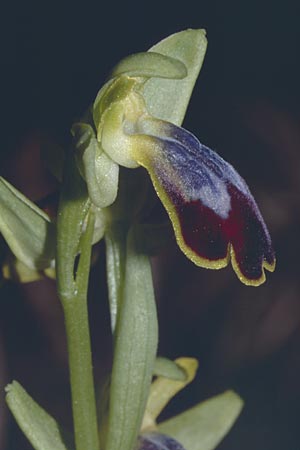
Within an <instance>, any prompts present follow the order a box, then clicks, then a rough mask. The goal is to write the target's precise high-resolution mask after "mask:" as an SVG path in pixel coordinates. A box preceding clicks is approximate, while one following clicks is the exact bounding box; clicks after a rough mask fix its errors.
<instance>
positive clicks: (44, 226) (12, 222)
mask: <svg viewBox="0 0 300 450" xmlns="http://www.w3.org/2000/svg"><path fill="white" fill-rule="evenodd" d="M0 232H1V233H2V235H3V237H4V239H5V240H6V242H7V244H8V246H9V247H10V249H11V251H12V252H13V254H14V255H15V256H16V258H18V259H19V260H20V261H22V263H23V264H25V265H26V266H28V267H30V268H31V269H39V270H40V269H45V268H47V267H49V266H50V265H51V262H52V261H53V259H54V254H55V226H54V224H53V223H52V222H51V220H50V218H49V217H48V215H47V214H46V213H45V212H44V211H42V210H41V209H40V208H38V207H37V206H36V205H35V204H34V203H33V202H31V201H30V200H29V199H28V198H26V197H25V196H24V195H23V194H21V192H19V191H18V190H17V189H16V188H14V187H13V186H12V185H11V184H10V183H8V181H6V180H5V179H4V178H2V177H0Z"/></svg>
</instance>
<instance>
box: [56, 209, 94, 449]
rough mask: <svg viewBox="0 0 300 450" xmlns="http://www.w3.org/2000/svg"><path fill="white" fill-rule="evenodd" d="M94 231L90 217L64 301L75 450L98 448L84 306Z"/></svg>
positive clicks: (90, 358) (88, 332)
mask: <svg viewBox="0 0 300 450" xmlns="http://www.w3.org/2000/svg"><path fill="white" fill-rule="evenodd" d="M93 229H94V220H93V217H91V214H90V217H89V220H88V226H87V230H86V232H85V234H84V236H83V239H82V245H81V249H82V250H81V255H80V260H79V264H78V270H77V276H76V282H75V289H74V291H73V295H72V298H64V299H63V308H64V313H65V326H66V333H67V342H68V355H69V367H70V382H71V393H72V408H73V418H74V430H75V442H76V450H98V449H99V438H98V428H97V415H96V402H95V389H94V380H93V366H92V355H91V345H90V331H89V322H88V307H87V287H88V276H89V268H90V255H91V238H92V233H93Z"/></svg>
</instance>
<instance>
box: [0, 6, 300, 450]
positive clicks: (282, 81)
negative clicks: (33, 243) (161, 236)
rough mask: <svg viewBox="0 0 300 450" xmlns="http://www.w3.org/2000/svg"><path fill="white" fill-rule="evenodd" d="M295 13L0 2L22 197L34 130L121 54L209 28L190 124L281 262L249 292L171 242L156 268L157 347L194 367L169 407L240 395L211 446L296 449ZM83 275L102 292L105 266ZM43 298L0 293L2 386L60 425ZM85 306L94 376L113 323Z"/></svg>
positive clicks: (60, 342) (59, 372)
mask: <svg viewBox="0 0 300 450" xmlns="http://www.w3.org/2000/svg"><path fill="white" fill-rule="evenodd" d="M299 13H300V7H299V6H298V5H296V2H295V4H294V3H292V2H279V1H274V2H266V1H265V2H263V1H258V0H254V1H252V2H228V1H227V2H225V1H206V2H204V1H198V2H191V3H189V2H187V1H185V2H179V3H176V4H172V3H168V2H163V1H161V2H160V3H158V4H156V3H154V2H140V3H136V4H134V3H132V2H123V3H118V2H112V3H110V4H106V3H101V2H97V3H96V2H91V1H86V2H82V3H81V4H75V3H73V4H72V3H67V2H61V3H59V4H57V5H55V4H54V3H52V2H51V3H50V2H40V3H39V4H33V3H27V2H24V3H19V4H18V3H15V4H13V3H11V4H6V5H5V7H2V13H1V16H2V18H1V19H2V22H3V23H2V26H1V34H2V37H1V113H2V120H1V161H2V163H1V167H0V170H1V174H2V173H3V174H5V175H6V176H7V177H8V178H10V179H11V181H13V182H14V183H15V184H16V185H17V186H18V187H19V188H23V190H24V191H25V193H27V192H26V183H27V182H28V177H27V178H26V176H24V178H22V175H20V173H22V170H24V172H25V173H26V171H27V172H28V171H29V172H30V170H29V168H28V167H29V166H31V165H32V164H33V160H32V158H34V155H33V153H32V152H31V151H30V148H29V150H28V142H31V140H30V139H31V138H32V136H36V135H37V134H39V133H45V134H46V135H47V136H51V137H53V138H55V139H60V140H62V141H63V140H64V139H66V136H67V135H68V130H69V128H70V125H71V124H72V122H73V121H74V120H75V119H76V118H77V117H78V116H80V115H81V114H82V113H83V112H84V111H85V109H86V108H87V106H88V105H89V104H90V102H91V101H92V100H93V98H94V97H95V95H96V93H97V91H98V89H99V88H100V87H101V85H102V84H103V82H104V80H105V77H106V74H107V73H108V72H109V70H110V69H111V67H112V66H113V65H114V64H116V63H117V62H118V61H119V60H120V59H121V58H122V57H124V56H126V55H128V54H130V53H135V52H139V51H144V50H146V49H148V48H149V47H150V46H152V45H153V44H154V43H156V42H157V41H159V40H160V39H162V38H164V37H166V36H167V35H169V34H171V33H174V32H176V31H180V30H183V29H186V28H205V29H206V31H207V36H208V51H207V55H206V58H205V63H204V66H203V69H202V71H201V74H200V77H199V79H198V82H197V84H196V87H195V91H194V94H193V97H192V99H191V103H190V106H189V109H188V113H187V116H186V120H185V126H186V128H188V129H190V130H191V131H192V132H194V133H195V134H196V135H197V136H198V137H199V138H200V140H201V141H202V142H204V143H206V144H207V145H209V146H210V147H212V148H214V149H216V150H217V151H218V152H219V153H220V154H222V156H223V157H224V158H225V159H227V160H228V161H230V162H232V163H233V165H234V166H235V167H236V168H237V169H238V170H239V172H240V173H241V174H242V175H243V177H244V178H246V179H247V181H248V183H249V186H250V187H251V190H252V192H253V193H254V195H255V197H256V198H257V201H258V203H259V206H260V208H261V210H262V213H263V215H264V217H265V220H266V223H267V225H268V227H269V229H270V232H271V235H272V238H273V241H274V247H275V250H276V254H277V260H278V264H277V269H276V271H275V273H274V274H272V275H269V276H268V281H267V283H266V284H265V285H264V286H262V287H260V288H258V289H252V288H247V287H244V286H242V285H241V284H240V283H239V282H238V280H237V279H236V277H235V276H234V274H233V273H232V270H231V269H230V268H228V269H225V270H223V271H218V272H212V271H205V270H204V269H198V268H195V267H194V266H193V265H192V264H191V263H190V262H188V261H186V260H185V258H184V257H183V256H182V255H181V254H180V253H179V251H178V250H177V249H176V248H175V246H174V248H170V249H168V250H167V251H166V252H165V253H164V254H163V255H162V256H161V257H160V258H155V260H154V261H153V266H154V273H155V276H156V289H157V297H158V302H159V314H160V315H159V317H160V333H161V340H160V353H161V354H164V355H166V356H169V357H176V356H179V355H190V356H196V357H198V358H199V360H200V369H199V375H198V377H197V381H196V382H194V383H193V385H192V386H191V387H190V388H189V389H187V390H186V392H184V393H182V394H180V395H179V396H178V399H177V400H176V401H174V402H173V403H172V405H170V407H169V410H168V411H167V412H166V413H165V414H166V415H170V414H172V413H173V412H177V411H178V410H180V409H182V408H183V407H186V406H189V405H192V404H193V403H195V402H196V401H200V400H202V399H204V398H207V397H209V396H211V395H213V394H215V393H218V392H221V391H222V390H224V389H227V388H233V389H235V390H236V391H237V392H239V393H240V395H241V396H242V397H243V398H244V399H245V402H246V406H245V408H244V411H243V413H242V415H241V417H240V418H239V420H238V421H237V423H236V424H235V426H234V428H233V430H232V432H231V433H230V434H229V435H228V436H227V437H226V438H225V439H224V441H223V442H222V443H221V444H220V446H219V447H218V448H219V449H220V450H229V449H231V450H238V449H240V448H243V449H244V450H248V449H249V450H250V449H253V448H256V449H257V450H277V449H278V450H282V449H286V450H297V449H298V448H299V441H300V434H299V420H300V419H299V417H300V407H299V400H300V382H299V380H300V358H299V354H300V327H299V325H300V286H299V280H298V278H299V251H300V248H299V222H300V214H299V206H300V205H299V198H300V196H299V194H300V192H299V190H300V183H299V180H300V173H299V168H300V129H299V124H300V121H299V119H300V114H299V113H300V106H299V105H300V103H299V101H300V89H299V80H300V64H299V47H300V45H299V44H300V27H299ZM24 147H26V149H27V150H26V151H25V150H24ZM29 147H30V145H29ZM24 152H25V153H24ZM21 154H22V155H23V156H22V159H21V158H20V155H21ZM24 155H25V156H24ZM20 161H22V167H21V168H20V167H19V166H20ZM14 168H15V169H14ZM30 173H31V172H30ZM30 176H31V175H30ZM31 182H32V180H31ZM30 192H31V191H30ZM34 197H38V194H36V195H33V198H34ZM35 199H36V198H34V200H35ZM96 270H97V271H98V272H97V273H95V271H96ZM93 271H94V273H92V287H93V288H94V290H95V291H97V286H98V285H97V283H99V275H98V273H102V274H104V268H103V262H101V261H100V263H99V265H98V266H97V268H96V269H94V270H93ZM103 277H104V275H103V276H102V277H101V278H103ZM102 283H103V284H104V278H103V280H102ZM103 284H102V285H103ZM98 289H99V288H98ZM92 290H93V289H92ZM53 297H55V290H54V286H53V283H52V282H49V281H47V282H38V283H36V284H35V285H33V284H31V285H27V286H25V287H23V288H21V287H19V286H16V285H13V284H10V283H9V284H7V285H6V286H4V287H3V288H2V290H1V302H0V311H1V318H0V325H1V330H2V331H1V342H2V344H1V345H2V347H3V349H4V355H2V356H1V358H2V366H3V367H4V369H5V375H2V382H4V383H6V382H7V381H9V380H11V379H18V380H19V381H20V382H22V383H23V385H24V386H26V388H27V389H28V391H29V392H30V393H31V394H32V395H33V396H34V397H35V398H36V399H37V400H39V401H40V403H42V404H43V405H44V406H45V407H46V408H47V409H48V410H49V411H50V412H51V413H53V414H54V415H55V416H56V417H57V418H58V419H60V420H61V421H62V422H64V423H65V424H66V425H69V424H70V417H69V393H68V385H67V365H66V355H65V344H64V332H63V329H62V316H61V311H60V307H59V305H58V301H57V299H56V298H54V300H53ZM91 309H92V312H93V313H94V314H93V316H92V317H93V319H92V337H93V344H94V346H95V347H97V349H96V350H95V370H96V373H98V372H99V374H100V375H101V373H102V371H103V367H105V366H106V365H107V361H108V360H109V356H105V355H106V354H109V349H110V343H109V339H107V338H106V337H105V336H107V332H108V328H107V321H105V319H103V320H100V319H99V322H100V323H98V322H97V320H96V317H99V318H100V316H101V317H105V316H106V317H107V310H106V305H105V304H104V303H103V302H102V305H99V304H98V303H97V304H94V303H93V302H91ZM103 355H104V356H103ZM97 371H98V372H97ZM2 382H1V383H2ZM0 417H1V418H2V416H0ZM1 420H2V419H1ZM1 423H3V426H2V428H0V430H2V429H5V430H6V432H3V433H2V434H3V444H2V447H1V446H0V448H1V450H2V449H5V450H15V449H18V450H23V449H24V450H25V449H26V448H27V447H26V445H27V444H26V442H25V440H23V438H22V436H21V434H20V433H19V431H18V429H17V428H16V426H15V425H14V422H13V421H12V420H11V418H10V416H9V415H6V417H4V419H3V421H2V422H1ZM4 441H6V444H5V443H4Z"/></svg>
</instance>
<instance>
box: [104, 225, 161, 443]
mask: <svg viewBox="0 0 300 450" xmlns="http://www.w3.org/2000/svg"><path fill="white" fill-rule="evenodd" d="M157 334H158V330H157V317H156V304H155V298H154V290H153V282H152V274H151V266H150V261H149V258H148V257H147V256H145V255H143V254H140V253H138V252H137V251H136V247H135V238H134V229H131V231H130V232H129V234H128V238H127V245H126V259H125V276H124V281H123V289H122V299H121V305H120V310H119V312H118V317H117V326H116V330H115V335H114V361H113V369H112V378H111V389H110V404H109V420H108V431H107V438H106V445H105V449H106V450H132V448H134V445H135V442H136V439H137V435H138V433H139V431H140V427H141V422H142V419H143V414H144V409H145V406H146V402H147V398H148V393H149V388H150V383H151V378H152V373H153V366H154V360H155V355H156V349H157V340H158V336H157Z"/></svg>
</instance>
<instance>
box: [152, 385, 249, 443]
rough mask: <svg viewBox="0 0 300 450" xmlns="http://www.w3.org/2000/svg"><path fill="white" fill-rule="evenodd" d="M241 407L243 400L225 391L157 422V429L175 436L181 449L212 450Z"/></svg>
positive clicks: (236, 416) (225, 432)
mask: <svg viewBox="0 0 300 450" xmlns="http://www.w3.org/2000/svg"><path fill="white" fill-rule="evenodd" d="M242 408H243V400H242V399H241V398H240V397H239V396H238V395H237V394H236V393H235V392H233V391H226V392H224V393H223V394H220V395H217V396H215V397H212V398H210V399H208V400H206V401H204V402H202V403H199V404H198V405H196V406H194V407H193V408H191V409H188V410H187V411H185V412H183V413H181V414H179V415H178V416H175V417H172V418H171V419H169V420H167V421H165V422H162V423H160V424H159V425H158V430H159V432H161V433H164V434H167V435H169V436H171V437H173V438H174V439H176V440H177V441H178V442H180V443H181V444H182V445H183V447H184V448H185V450H213V449H215V448H216V447H217V446H218V444H219V443H220V442H221V440H222V439H223V438H224V436H225V435H226V434H227V433H228V432H229V430H230V429H231V427H232V426H233V424H234V422H235V421H236V419H237V418H238V416H239V414H240V412H241V410H242Z"/></svg>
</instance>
